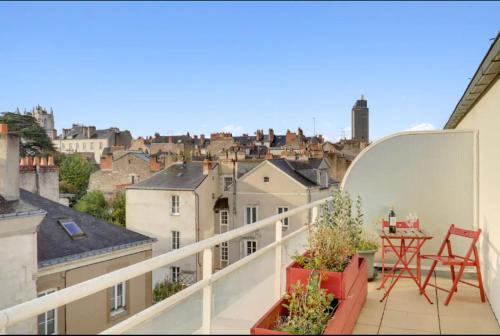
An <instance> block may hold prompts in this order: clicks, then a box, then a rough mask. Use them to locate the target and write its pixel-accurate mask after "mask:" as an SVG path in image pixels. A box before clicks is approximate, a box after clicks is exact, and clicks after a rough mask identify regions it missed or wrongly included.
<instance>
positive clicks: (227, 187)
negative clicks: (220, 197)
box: [222, 175, 234, 191]
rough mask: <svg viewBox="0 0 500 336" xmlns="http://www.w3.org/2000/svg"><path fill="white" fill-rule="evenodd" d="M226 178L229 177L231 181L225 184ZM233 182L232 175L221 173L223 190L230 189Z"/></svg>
mask: <svg viewBox="0 0 500 336" xmlns="http://www.w3.org/2000/svg"><path fill="white" fill-rule="evenodd" d="M226 179H231V183H229V184H228V185H226ZM233 183H234V179H233V176H232V175H223V176H222V188H223V189H224V191H230V190H231V186H232V185H233Z"/></svg>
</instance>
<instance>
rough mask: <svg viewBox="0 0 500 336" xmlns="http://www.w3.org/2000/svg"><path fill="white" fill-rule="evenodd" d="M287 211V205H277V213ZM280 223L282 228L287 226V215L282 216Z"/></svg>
mask: <svg viewBox="0 0 500 336" xmlns="http://www.w3.org/2000/svg"><path fill="white" fill-rule="evenodd" d="M287 211H288V207H278V214H280V213H283V212H287ZM281 223H282V224H283V227H284V228H287V227H288V217H286V218H283V219H282V220H281Z"/></svg>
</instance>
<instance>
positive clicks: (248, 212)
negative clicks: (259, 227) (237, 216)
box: [245, 206, 257, 224]
mask: <svg viewBox="0 0 500 336" xmlns="http://www.w3.org/2000/svg"><path fill="white" fill-rule="evenodd" d="M256 221H257V207H256V206H247V207H246V209H245V224H252V223H255V222H256Z"/></svg>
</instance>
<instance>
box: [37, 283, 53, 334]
mask: <svg viewBox="0 0 500 336" xmlns="http://www.w3.org/2000/svg"><path fill="white" fill-rule="evenodd" d="M55 291H56V289H49V290H46V291H44V292H41V293H39V294H38V297H42V296H45V295H48V294H50V293H54V292H55ZM54 334H57V310H56V309H52V310H49V311H48V312H45V313H43V314H40V315H38V335H54Z"/></svg>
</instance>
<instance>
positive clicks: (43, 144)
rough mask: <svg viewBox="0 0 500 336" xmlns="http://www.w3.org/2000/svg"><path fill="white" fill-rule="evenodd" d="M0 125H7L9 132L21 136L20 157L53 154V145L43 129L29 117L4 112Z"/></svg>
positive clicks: (0, 118) (0, 117)
mask: <svg viewBox="0 0 500 336" xmlns="http://www.w3.org/2000/svg"><path fill="white" fill-rule="evenodd" d="M0 123H1V124H7V125H8V126H9V131H12V132H17V133H19V135H20V136H21V146H20V153H21V156H23V157H24V156H35V155H40V154H42V153H44V154H50V153H54V152H55V149H54V145H53V144H52V141H51V140H50V138H49V136H48V135H47V132H46V131H45V129H44V128H43V127H42V126H40V124H38V122H37V121H36V119H35V118H33V117H32V116H30V115H25V114H20V113H12V112H5V113H4V114H3V115H2V116H0Z"/></svg>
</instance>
